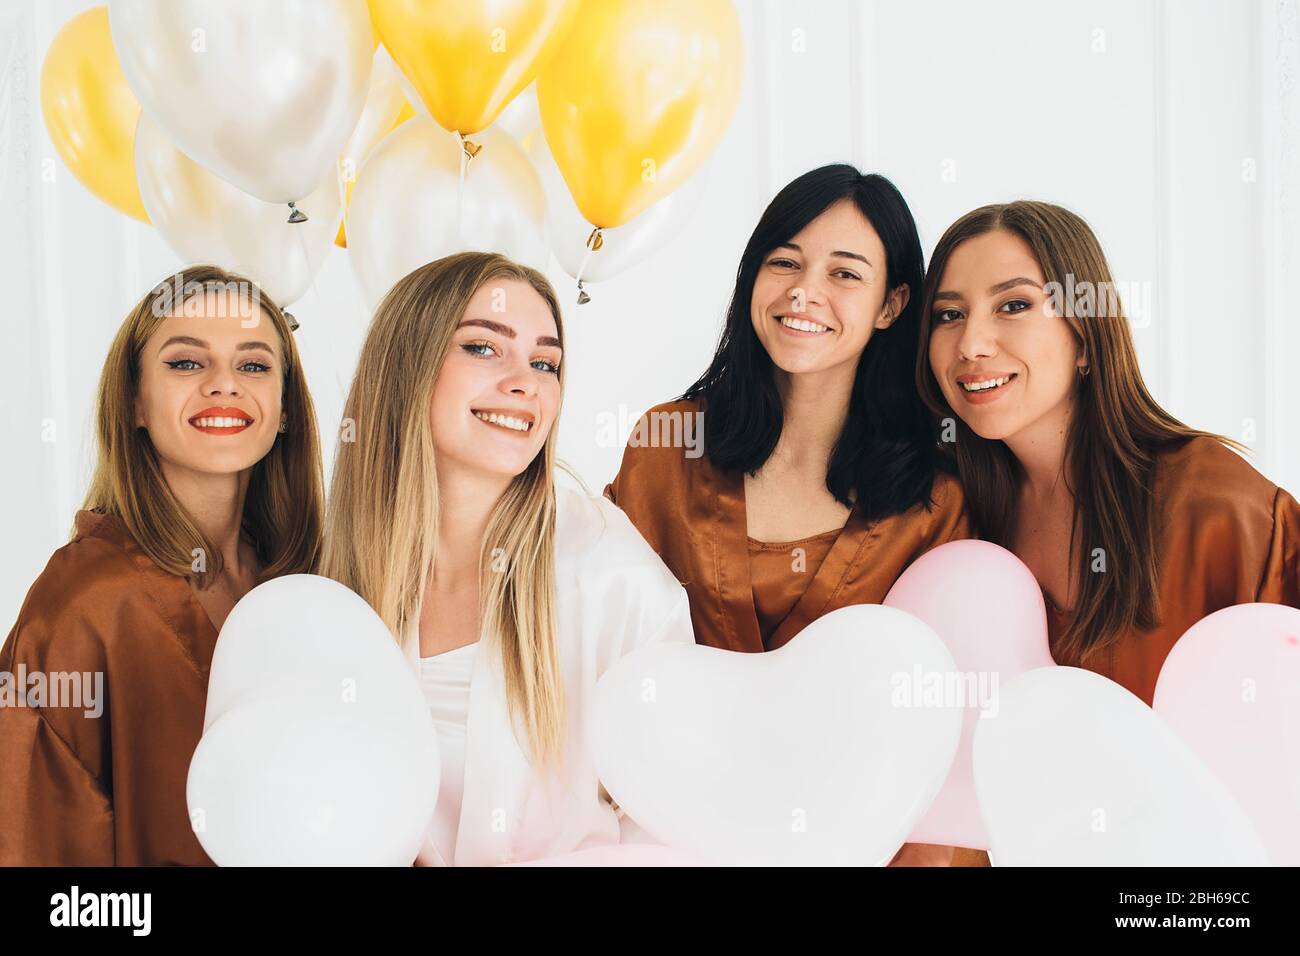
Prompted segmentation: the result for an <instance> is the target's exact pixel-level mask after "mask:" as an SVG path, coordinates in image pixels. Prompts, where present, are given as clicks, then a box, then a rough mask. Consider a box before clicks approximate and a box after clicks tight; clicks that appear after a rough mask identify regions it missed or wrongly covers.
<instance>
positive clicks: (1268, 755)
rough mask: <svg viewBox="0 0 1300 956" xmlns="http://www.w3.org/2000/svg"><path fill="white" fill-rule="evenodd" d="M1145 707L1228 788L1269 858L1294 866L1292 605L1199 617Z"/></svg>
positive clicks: (1297, 769)
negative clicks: (1183, 741)
mask: <svg viewBox="0 0 1300 956" xmlns="http://www.w3.org/2000/svg"><path fill="white" fill-rule="evenodd" d="M1152 709H1153V710H1155V712H1156V713H1158V714H1160V716H1162V717H1163V718H1164V719H1165V720H1166V721H1167V722H1168V723H1169V725H1170V726H1171V727H1173V728H1174V730H1175V731H1176V732H1177V733H1178V735H1179V736H1181V737H1182V738H1183V739H1184V740H1185V741H1187V743H1188V744H1189V745H1191V747H1192V749H1193V750H1195V751H1196V752H1197V753H1198V754H1200V756H1201V759H1202V760H1204V761H1205V763H1206V764H1207V765H1208V766H1209V768H1210V769H1211V770H1212V771H1214V773H1215V774H1216V775H1217V776H1218V777H1219V779H1220V780H1221V781H1223V783H1224V784H1225V785H1226V786H1227V787H1228V789H1229V790H1230V791H1232V794H1233V796H1235V797H1236V798H1237V801H1238V802H1239V803H1240V804H1241V806H1242V807H1243V808H1244V809H1245V811H1246V813H1247V814H1248V815H1249V816H1250V819H1251V822H1252V823H1254V825H1255V829H1256V830H1257V831H1258V832H1259V835H1260V838H1261V839H1262V840H1263V842H1264V845H1265V847H1266V848H1267V850H1268V854H1269V857H1270V861H1271V862H1272V863H1273V864H1274V865H1275V866H1297V865H1300V611H1298V610H1296V609H1295V608H1293V607H1286V606H1284V605H1281V604H1239V605H1237V606H1236V607H1228V608H1224V609H1223V610H1221V611H1215V612H1214V613H1213V614H1211V615H1209V616H1207V617H1204V618H1202V619H1201V620H1200V621H1198V622H1197V623H1196V624H1194V625H1192V627H1191V628H1189V629H1188V631H1187V633H1186V634H1184V635H1183V636H1182V637H1181V638H1180V639H1179V640H1178V643H1177V644H1175V645H1174V649H1173V650H1172V651H1170V652H1169V656H1168V657H1166V658H1165V663H1164V666H1163V667H1161V669H1160V676H1159V678H1158V679H1157V680H1156V691H1155V697H1154V698H1153V699H1152Z"/></svg>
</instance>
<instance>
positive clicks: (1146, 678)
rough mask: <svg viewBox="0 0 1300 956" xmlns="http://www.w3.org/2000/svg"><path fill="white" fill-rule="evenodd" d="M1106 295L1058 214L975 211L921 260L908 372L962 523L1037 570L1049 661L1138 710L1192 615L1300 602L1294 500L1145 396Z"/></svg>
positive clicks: (1076, 230)
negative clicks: (1098, 683) (935, 429)
mask: <svg viewBox="0 0 1300 956" xmlns="http://www.w3.org/2000/svg"><path fill="white" fill-rule="evenodd" d="M1115 289H1116V285H1115V283H1114V281H1113V280H1112V278H1111V273H1110V269H1109V267H1108V265H1107V263H1106V258H1105V255H1104V254H1103V252H1102V250H1101V246H1100V244H1099V243H1098V241H1097V238H1096V236H1095V235H1094V234H1093V232H1092V230H1091V229H1090V228H1089V227H1088V224H1087V223H1086V222H1084V221H1083V219H1081V218H1080V217H1079V216H1077V215H1075V214H1074V213H1072V212H1069V211H1068V210H1065V209H1062V208H1061V207H1059V206H1054V205H1051V204H1049V203H1043V202H1030V201H1019V202H1013V203H1009V204H1006V205H995V206H985V207H983V208H981V209H976V210H975V211H974V212H971V213H969V214H967V215H966V216H963V217H962V218H961V219H959V220H958V221H957V222H956V223H954V224H953V225H952V226H951V227H949V229H948V231H947V232H946V233H945V234H944V236H943V238H942V239H940V240H939V243H938V245H937V246H936V248H935V251H934V255H933V256H932V258H931V262H930V271H929V274H928V275H927V277H926V282H925V286H924V294H923V303H922V311H921V347H920V349H919V350H918V353H917V356H918V361H917V381H918V386H919V388H920V390H921V394H922V396H923V397H924V398H925V399H926V402H927V404H928V405H929V406H930V407H931V409H932V410H933V411H935V412H936V413H937V414H938V415H939V416H940V418H941V419H943V421H942V422H941V425H943V426H944V427H943V431H944V432H946V435H945V436H944V437H946V438H947V439H948V442H947V444H946V447H947V448H949V450H950V451H951V454H952V455H953V456H954V457H955V460H956V464H957V467H958V470H959V472H960V474H961V478H962V483H963V485H964V487H965V491H966V504H967V507H968V509H969V511H970V514H971V519H972V521H973V523H974V524H975V526H976V531H977V533H979V534H980V535H981V536H982V537H984V538H987V539H988V540H991V541H994V542H996V543H998V544H1000V545H1003V546H1004V547H1007V548H1009V549H1010V550H1012V551H1013V552H1015V554H1016V555H1017V556H1018V557H1019V558H1020V559H1021V560H1022V561H1023V562H1024V563H1025V564H1026V565H1027V566H1028V567H1029V569H1030V570H1031V571H1033V573H1034V574H1035V576H1036V577H1037V578H1038V581H1039V583H1040V585H1041V587H1042V590H1043V595H1044V597H1045V600H1046V605H1047V609H1048V625H1049V636H1050V641H1051V650H1052V654H1053V657H1054V658H1055V659H1056V661H1057V662H1058V663H1061V664H1071V665H1076V666H1081V667H1086V668H1087V669H1089V670H1092V671H1095V672H1097V673H1099V674H1102V675H1104V676H1106V677H1109V678H1110V679H1112V680H1114V681H1116V682H1117V683H1119V684H1121V685H1123V686H1124V687H1126V688H1128V689H1129V690H1130V691H1132V692H1133V693H1134V694H1136V695H1137V696H1138V697H1140V698H1141V699H1142V700H1143V701H1144V702H1146V703H1147V704H1148V705H1150V703H1151V699H1152V696H1153V694H1154V691H1155V684H1156V678H1157V676H1158V675H1159V673H1160V667H1161V665H1162V664H1163V663H1164V660H1165V657H1166V656H1167V655H1168V653H1169V651H1170V649H1171V648H1172V647H1173V645H1174V643H1175V642H1176V641H1177V640H1178V638H1179V637H1180V636H1181V635H1182V634H1183V633H1184V632H1185V631H1186V630H1187V628H1189V627H1190V626H1191V625H1192V624H1195V623H1196V622H1197V621H1199V620H1200V619H1201V618H1203V617H1205V616H1206V615H1207V614H1210V613H1212V612H1214V611H1217V610H1219V609H1221V608H1224V607H1228V606H1230V605H1234V604H1241V603H1247V602H1252V601H1264V602H1275V603H1282V604H1288V605H1291V606H1293V607H1295V606H1300V506H1297V504H1296V501H1295V499H1294V498H1293V497H1292V496H1291V495H1290V494H1288V493H1287V492H1286V491H1285V490H1283V489H1281V488H1279V487H1277V486H1276V485H1274V484H1273V483H1272V482H1270V481H1269V480H1268V479H1267V478H1265V477H1264V476H1263V475H1261V474H1260V473H1259V472H1258V471H1256V470H1255V469H1254V468H1253V467H1252V466H1251V465H1250V464H1249V463H1248V462H1247V461H1246V460H1245V459H1244V458H1242V457H1241V456H1240V455H1238V454H1237V453H1236V452H1235V451H1233V446H1235V447H1240V446H1239V444H1238V443H1237V442H1235V441H1233V440H1231V439H1228V438H1224V437H1222V436H1219V435H1214V434H1211V433H1209V432H1204V431H1200V430H1198V429H1195V428H1191V427H1188V426H1187V425H1184V424H1183V423H1182V422H1180V421H1178V420H1177V419H1176V418H1174V417H1173V416H1172V415H1170V414H1169V413H1168V412H1166V411H1165V410H1164V409H1163V408H1161V407H1160V406H1159V405H1158V404H1157V403H1156V401H1155V399H1153V398H1152V397H1151V394H1150V393H1149V392H1148V391H1147V388H1146V385H1145V384H1144V383H1143V381H1142V373H1141V371H1140V369H1139V368H1138V362H1137V355H1136V352H1135V350H1134V347H1133V340H1132V337H1131V335H1130V333H1129V327H1128V322H1127V320H1126V318H1125V316H1124V311H1123V307H1122V305H1121V303H1120V301H1119V296H1118V295H1117V294H1116V292H1115Z"/></svg>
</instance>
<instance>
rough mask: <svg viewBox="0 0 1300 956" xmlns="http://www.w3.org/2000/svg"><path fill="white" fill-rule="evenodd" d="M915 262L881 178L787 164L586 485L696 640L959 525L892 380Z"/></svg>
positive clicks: (807, 616)
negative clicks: (607, 459)
mask: <svg viewBox="0 0 1300 956" xmlns="http://www.w3.org/2000/svg"><path fill="white" fill-rule="evenodd" d="M922 266H923V260H922V254H921V244H920V240H919V239H918V237H917V232H916V225H915V223H914V221H913V219H912V215H911V212H910V211H909V210H908V208H907V204H906V203H905V202H904V200H903V197H902V196H901V195H899V193H898V191H897V190H896V189H895V188H894V186H893V185H892V184H891V183H890V182H889V181H888V180H886V179H884V178H883V177H881V176H876V175H863V174H862V173H860V172H859V171H858V170H856V169H854V168H853V167H852V166H846V165H833V166H825V167H822V168H820V169H815V170H813V171H811V172H809V173H806V174H804V175H803V176H800V177H799V178H798V179H796V180H794V181H793V182H792V183H790V184H789V185H788V186H786V187H785V188H784V189H783V190H782V191H781V192H780V193H779V194H778V195H777V196H776V198H775V199H773V201H772V203H771V204H770V205H769V206H768V208H767V210H766V211H765V212H764V213H763V216H762V218H761V219H760V221H759V223H758V226H757V227H756V229H755V230H754V233H753V235H752V236H751V237H750V240H749V244H748V245H747V247H746V249H745V252H744V254H743V255H742V257H741V262H740V269H739V271H738V275H737V280H736V287H735V291H734V293H733V296H732V301H731V305H730V308H729V310H728V314H727V319H726V326H725V328H724V330H723V334H722V340H721V342H720V344H719V346H718V350H717V353H716V355H715V356H714V359H713V362H712V364H711V366H710V368H709V369H708V371H706V372H705V374H704V375H703V376H702V377H701V378H700V379H699V381H697V382H696V383H695V384H694V385H692V386H691V387H690V388H689V389H688V390H687V391H686V393H685V395H683V396H682V397H681V398H680V399H679V400H677V401H674V402H669V403H667V404H664V405H659V406H656V407H655V408H653V409H651V411H650V412H649V413H647V415H646V416H644V417H643V418H642V420H641V421H640V422H639V423H638V425H637V427H636V430H635V431H634V432H633V435H632V438H631V440H630V441H629V443H628V447H627V450H626V452H625V453H624V456H623V463H622V467H621V468H620V469H619V473H618V475H617V477H616V478H615V479H614V480H613V481H612V482H611V483H610V485H609V486H608V487H607V488H606V494H607V495H609V497H610V498H611V499H612V500H614V501H615V502H616V503H617V504H618V505H619V506H620V507H621V508H622V509H623V510H624V511H625V512H626V513H627V515H628V516H629V517H630V518H631V519H632V522H633V524H635V525H636V526H637V528H638V529H639V530H640V531H641V533H642V534H643V535H644V536H645V538H646V540H647V541H649V542H650V544H651V546H652V547H654V549H655V550H656V551H658V552H659V555H660V556H661V557H662V558H663V559H664V562H665V563H666V564H667V565H668V567H669V569H670V570H672V571H673V573H674V574H676V575H677V578H678V580H680V581H681V582H682V583H683V584H684V585H685V587H686V590H687V593H688V595H689V597H690V604H691V619H692V623H693V624H694V628H695V638H696V641H697V642H698V643H701V644H708V645H710V646H713V647H719V648H724V649H728V650H734V651H753V652H761V651H764V650H772V649H775V648H778V647H781V646H783V645H784V644H786V643H787V642H789V641H790V640H791V638H793V637H795V636H796V635H797V634H798V633H799V632H800V631H801V630H803V629H804V628H805V627H807V626H808V625H809V624H810V623H811V622H813V621H814V620H816V619H817V618H818V617H820V616H822V615H823V614H826V613H828V612H830V611H832V610H834V609H836V608H839V607H844V606H846V605H850V604H861V603H872V602H876V603H878V602H880V601H881V600H882V599H883V598H884V597H885V594H886V593H887V592H888V591H889V588H890V586H891V585H893V583H894V581H895V580H896V579H897V578H898V576H899V575H900V574H901V573H902V572H903V570H904V569H905V568H906V567H907V566H908V565H909V564H910V563H911V562H912V561H914V560H916V559H917V558H918V557H920V556H921V555H922V554H924V553H925V552H926V551H928V550H929V549H931V548H934V547H936V546H937V545H940V544H943V543H944V542H946V541H950V540H953V539H954V538H964V537H967V536H968V533H967V523H966V517H965V513H964V509H963V503H962V492H961V488H960V486H959V484H958V483H957V481H956V480H955V479H954V478H953V477H952V476H951V475H948V474H945V473H944V472H942V471H941V470H939V468H938V460H939V456H938V452H937V448H936V437H937V436H936V434H935V431H934V428H933V425H932V424H931V422H930V420H929V417H928V415H927V412H926V410H925V407H924V405H923V404H922V402H921V400H920V398H919V396H918V395H917V393H916V388H915V384H914V382H913V380H912V369H913V367H914V365H915V357H914V353H915V349H916V341H917V305H918V302H919V293H920V288H921V279H922ZM951 856H952V848H947V847H933V848H932V847H923V846H921V845H917V844H908V845H906V846H905V847H904V849H903V851H902V852H901V854H900V856H899V858H897V860H896V862H899V863H904V862H916V863H921V862H934V863H938V864H941V865H942V864H946V863H947V862H948V861H949V859H950V858H951ZM983 857H984V855H983V854H982V853H981V854H978V855H977V858H975V859H969V858H968V859H966V860H961V859H959V860H957V861H956V862H981V861H982V860H983Z"/></svg>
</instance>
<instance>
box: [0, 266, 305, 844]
mask: <svg viewBox="0 0 1300 956" xmlns="http://www.w3.org/2000/svg"><path fill="white" fill-rule="evenodd" d="M178 292H179V296H178V295H177V293H178ZM97 430H98V440H99V457H98V463H97V466H96V469H95V475H94V478H93V481H92V484H91V488H90V491H89V493H88V494H87V496H86V501H85V505H84V508H83V510H81V511H79V512H77V515H76V527H75V531H74V533H73V536H72V540H71V541H70V542H69V543H68V544H66V545H64V546H63V547H62V548H60V549H59V550H58V551H56V552H55V553H54V556H53V557H52V558H50V561H49V563H48V564H47V565H46V567H45V570H44V571H43V572H42V573H41V575H40V577H39V578H37V580H36V582H35V583H34V584H33V585H32V587H31V589H30V590H29V591H28V594H27V598H26V600H25V601H24V602H23V606H22V609H21V610H20V611H19V615H18V620H17V622H16V623H15V624H14V626H13V629H12V630H11V631H10V632H9V636H8V638H7V639H6V641H5V643H4V646H3V649H0V673H3V674H7V675H9V686H8V691H9V692H8V693H6V694H3V695H0V864H4V865H61V866H74V865H75V866H111V865H128V866H129V865H155V864H189V865H203V864H210V863H211V861H210V860H209V859H208V857H207V855H206V854H205V853H204V852H203V850H202V848H201V847H200V846H199V843H198V840H197V838H196V837H195V835H194V832H193V830H192V829H191V824H190V819H189V812H188V810H187V808H186V804H185V780H186V776H187V774H188V771H189V763H190V758H191V756H192V755H193V753H194V748H195V747H196V746H197V745H198V741H199V735H200V733H201V731H202V728H203V710H204V704H205V702H206V696H207V678H208V666H209V664H210V662H211V658H212V650H213V646H214V644H215V642H216V639H217V632H218V630H219V629H220V626H221V623H222V622H223V621H224V619H225V615H226V614H227V613H228V612H229V610H230V608H231V607H232V606H233V605H234V603H235V602H236V601H237V600H238V599H239V598H240V597H241V596H242V595H243V594H244V593H245V592H246V591H248V590H249V589H250V588H251V587H253V586H254V585H255V584H257V583H258V582H259V581H262V580H266V579H269V578H272V577H276V576H278V575H281V574H290V573H297V572H308V571H311V570H312V569H313V567H314V565H315V562H316V559H317V554H318V551H319V547H320V532H321V521H322V500H323V495H322V490H321V485H322V477H321V466H320V449H319V442H318V439H317V435H316V422H315V412H314V411H313V409H312V404H311V398H310V396H309V395H308V393H307V389H306V385H305V382H304V380H303V376H302V367H301V364H300V362H299V360H298V352H297V348H296V346H295V345H294V341H293V337H292V335H291V334H290V330H289V325H288V322H287V320H286V318H285V316H284V313H283V312H281V311H280V309H279V308H278V307H277V306H276V305H275V304H274V303H273V302H271V301H270V300H269V299H267V298H266V297H265V296H263V295H261V293H260V291H259V290H257V289H256V287H255V286H253V284H252V283H251V282H249V281H248V280H246V279H242V278H241V277H239V276H234V275H231V274H229V273H226V272H224V271H222V270H220V269H217V268H215V267H212V266H196V267H194V268H191V269H188V270H186V271H185V272H183V273H180V274H178V275H177V276H172V277H168V279H167V280H166V281H165V282H164V283H162V284H160V285H158V286H157V287H155V288H154V289H153V290H152V291H151V292H150V293H149V294H148V295H146V296H145V297H144V299H142V300H141V302H140V303H139V304H138V305H137V306H136V307H135V309H133V310H132V312H131V314H130V315H129V316H128V317H127V319H126V321H125V323H124V324H123V325H122V328H121V329H120V330H119V332H118V334H117V337H116V338H115V340H114V342H113V345H112V346H111V348H110V349H109V354H108V360H107V362H106V363H105V365H104V370H103V374H102V376H101V379H100V387H99V409H98V428H97ZM41 682H43V683H44V685H45V688H44V691H43V692H42V691H41V690H40V683H41ZM56 686H60V687H61V688H62V689H63V691H70V690H72V689H74V688H75V691H76V692H75V693H66V694H65V693H64V692H63V691H60V692H57V693H56V691H55V687H56ZM29 692H30V693H29Z"/></svg>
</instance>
